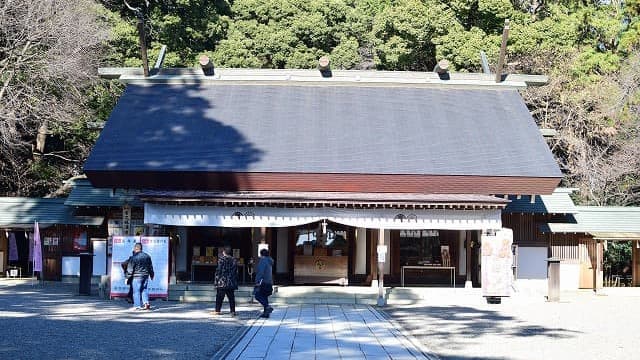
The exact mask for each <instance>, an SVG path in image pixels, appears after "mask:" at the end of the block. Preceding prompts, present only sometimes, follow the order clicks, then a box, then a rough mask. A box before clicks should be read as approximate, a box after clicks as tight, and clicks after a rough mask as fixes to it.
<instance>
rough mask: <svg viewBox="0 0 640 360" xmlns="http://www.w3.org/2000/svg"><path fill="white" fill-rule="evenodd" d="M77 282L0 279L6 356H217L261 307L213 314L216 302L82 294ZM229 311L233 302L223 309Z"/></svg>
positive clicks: (0, 351)
mask: <svg viewBox="0 0 640 360" xmlns="http://www.w3.org/2000/svg"><path fill="white" fill-rule="evenodd" d="M76 294H77V285H75V286H69V285H64V284H45V285H37V283H36V286H32V285H31V284H30V283H22V284H21V283H15V282H11V281H6V280H3V281H0V331H1V332H2V336H0V359H110V360H113V359H125V358H127V359H212V357H213V356H214V354H215V353H216V352H217V351H218V350H219V349H220V348H221V347H222V346H223V345H225V344H226V343H227V342H229V341H231V340H234V338H235V337H236V336H238V335H239V334H241V331H243V330H244V328H245V327H246V326H247V324H248V323H249V322H250V321H252V320H253V319H255V318H256V317H257V315H258V314H259V312H258V311H257V310H256V309H257V307H247V306H239V307H238V308H237V310H238V312H239V316H238V317H237V318H232V317H230V316H229V315H228V314H227V315H224V314H223V315H220V316H217V317H216V318H215V319H214V318H213V316H212V315H210V314H209V312H210V311H211V310H212V306H213V304H203V303H199V304H185V303H177V302H167V301H162V300H154V301H152V306H153V308H154V309H153V310H152V311H149V312H147V311H136V312H132V311H130V307H131V305H129V304H127V302H126V301H124V300H122V299H118V300H103V299H99V298H98V297H97V296H80V295H76ZM225 310H226V311H228V304H227V303H225V305H224V306H223V312H224V311H225Z"/></svg>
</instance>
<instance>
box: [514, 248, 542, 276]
mask: <svg viewBox="0 0 640 360" xmlns="http://www.w3.org/2000/svg"><path fill="white" fill-rule="evenodd" d="M547 258H548V256H547V248H546V247H518V279H540V280H541V279H546V278H547Z"/></svg>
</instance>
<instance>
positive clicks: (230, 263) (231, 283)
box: [213, 246, 238, 316]
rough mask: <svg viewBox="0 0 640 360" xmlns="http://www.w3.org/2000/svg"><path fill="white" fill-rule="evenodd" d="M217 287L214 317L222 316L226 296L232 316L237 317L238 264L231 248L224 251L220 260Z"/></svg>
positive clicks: (217, 271) (217, 270) (228, 247)
mask: <svg viewBox="0 0 640 360" xmlns="http://www.w3.org/2000/svg"><path fill="white" fill-rule="evenodd" d="M213 283H214V285H215V287H216V311H215V312H214V313H213V314H214V315H220V310H221V309H222V301H224V297H225V295H226V296H227V298H228V299H229V308H230V309H231V316H236V297H235V293H234V291H236V290H237V289H238V262H237V260H236V259H235V258H234V257H233V256H231V247H230V246H225V247H224V249H222V256H221V257H220V259H218V267H217V268H216V276H215V279H214V281H213Z"/></svg>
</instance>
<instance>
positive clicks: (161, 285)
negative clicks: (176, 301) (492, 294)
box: [111, 236, 169, 298]
mask: <svg viewBox="0 0 640 360" xmlns="http://www.w3.org/2000/svg"><path fill="white" fill-rule="evenodd" d="M138 242H139V243H142V251H144V252H145V253H147V254H149V256H151V261H152V262H153V270H154V272H155V276H154V278H153V280H151V279H149V284H148V285H147V287H148V289H149V297H150V298H168V297H169V238H168V237H166V236H114V237H113V250H112V255H111V297H112V298H114V297H126V296H127V293H128V292H129V285H127V284H126V282H125V276H124V271H123V270H122V263H123V262H124V261H126V260H127V259H128V258H129V257H130V256H131V255H132V254H133V246H134V245H135V244H136V243H138Z"/></svg>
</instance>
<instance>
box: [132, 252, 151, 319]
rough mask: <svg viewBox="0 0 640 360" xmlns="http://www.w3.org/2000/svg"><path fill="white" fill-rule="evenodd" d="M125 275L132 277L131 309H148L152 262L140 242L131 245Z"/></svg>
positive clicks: (149, 306) (149, 307)
mask: <svg viewBox="0 0 640 360" xmlns="http://www.w3.org/2000/svg"><path fill="white" fill-rule="evenodd" d="M127 275H128V276H130V277H131V278H132V281H131V286H132V287H133V310H149V309H151V305H150V304H149V289H148V287H147V286H148V285H149V278H151V280H153V276H154V273H153V263H152V262H151V256H149V254H147V253H145V252H143V251H142V244H141V243H136V244H135V245H134V246H133V255H132V256H131V257H130V258H129V264H128V265H127Z"/></svg>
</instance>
